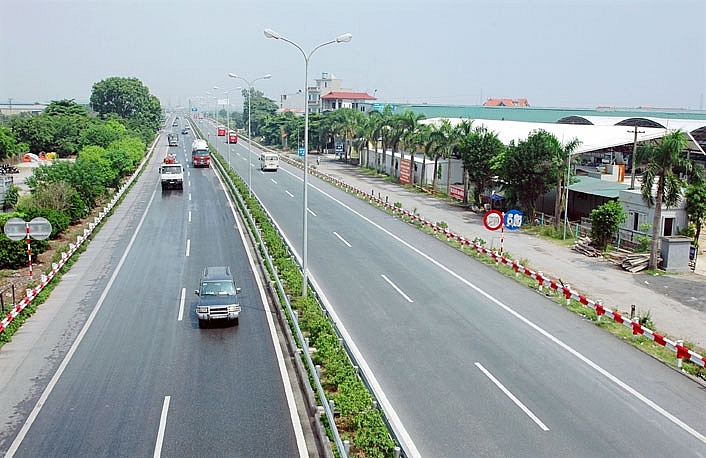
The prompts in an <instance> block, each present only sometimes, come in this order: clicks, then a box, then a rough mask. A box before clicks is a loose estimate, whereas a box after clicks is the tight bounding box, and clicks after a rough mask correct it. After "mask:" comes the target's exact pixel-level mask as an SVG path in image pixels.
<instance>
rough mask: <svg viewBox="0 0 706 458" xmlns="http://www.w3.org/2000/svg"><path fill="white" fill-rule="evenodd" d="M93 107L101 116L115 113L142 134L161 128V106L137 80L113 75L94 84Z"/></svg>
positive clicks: (92, 93)
mask: <svg viewBox="0 0 706 458" xmlns="http://www.w3.org/2000/svg"><path fill="white" fill-rule="evenodd" d="M91 107H92V108H93V110H94V111H96V112H97V113H98V114H99V115H100V116H101V117H107V116H108V115H109V114H111V113H115V114H117V115H118V116H120V117H121V118H123V119H126V120H128V121H129V126H130V127H131V128H133V129H136V130H138V131H140V132H144V130H149V131H151V132H152V133H154V132H155V131H157V130H158V129H159V127H160V120H161V117H162V107H161V105H160V103H159V99H157V97H155V96H154V95H152V94H150V93H149V90H148V89H147V87H145V86H144V85H143V84H142V82H141V81H140V80H139V79H137V78H122V77H117V76H113V77H110V78H107V79H104V80H102V81H99V82H97V83H95V84H94V85H93V90H92V92H91Z"/></svg>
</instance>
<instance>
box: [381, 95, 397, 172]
mask: <svg viewBox="0 0 706 458" xmlns="http://www.w3.org/2000/svg"><path fill="white" fill-rule="evenodd" d="M381 117H382V120H381V123H380V137H381V138H382V173H384V174H386V175H387V147H388V146H390V145H391V144H392V118H393V117H394V114H393V112H392V107H391V106H390V105H385V109H384V110H383V111H382V115H381Z"/></svg>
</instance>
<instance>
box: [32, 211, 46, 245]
mask: <svg viewBox="0 0 706 458" xmlns="http://www.w3.org/2000/svg"><path fill="white" fill-rule="evenodd" d="M29 235H30V237H32V238H33V239H37V240H44V239H46V238H48V237H49V236H50V235H51V223H50V222H49V220H48V219H46V218H42V217H41V216H37V217H36V218H32V221H30V222H29Z"/></svg>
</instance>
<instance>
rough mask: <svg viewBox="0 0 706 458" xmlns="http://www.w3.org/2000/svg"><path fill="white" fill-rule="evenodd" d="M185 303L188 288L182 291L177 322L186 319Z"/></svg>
mask: <svg viewBox="0 0 706 458" xmlns="http://www.w3.org/2000/svg"><path fill="white" fill-rule="evenodd" d="M184 302H186V288H182V289H181V299H179V318H177V321H181V320H182V318H184Z"/></svg>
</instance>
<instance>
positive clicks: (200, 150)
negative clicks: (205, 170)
mask: <svg viewBox="0 0 706 458" xmlns="http://www.w3.org/2000/svg"><path fill="white" fill-rule="evenodd" d="M191 160H192V163H193V166H194V167H208V166H209V164H210V163H211V153H210V151H209V150H208V143H206V140H201V139H196V140H194V142H193V143H192V144H191Z"/></svg>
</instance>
